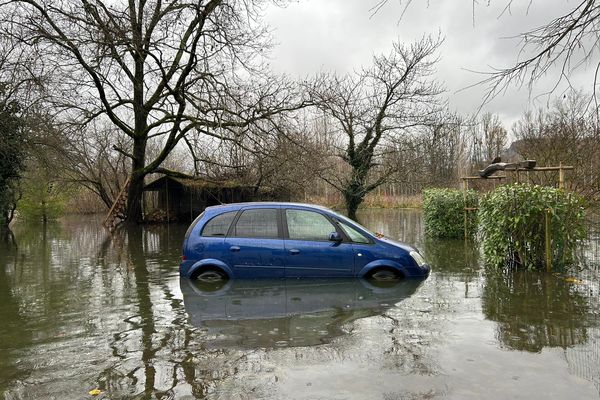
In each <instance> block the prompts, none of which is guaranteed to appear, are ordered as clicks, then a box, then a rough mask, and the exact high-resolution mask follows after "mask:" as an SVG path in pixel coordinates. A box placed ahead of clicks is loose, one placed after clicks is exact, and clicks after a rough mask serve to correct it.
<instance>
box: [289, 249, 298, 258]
mask: <svg viewBox="0 0 600 400" xmlns="http://www.w3.org/2000/svg"><path fill="white" fill-rule="evenodd" d="M290 254H291V255H293V256H295V255H296V254H300V250H298V249H291V250H290Z"/></svg>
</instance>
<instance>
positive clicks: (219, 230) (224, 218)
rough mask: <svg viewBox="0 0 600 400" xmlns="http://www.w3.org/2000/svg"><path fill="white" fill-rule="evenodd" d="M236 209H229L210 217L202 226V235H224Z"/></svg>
mask: <svg viewBox="0 0 600 400" xmlns="http://www.w3.org/2000/svg"><path fill="white" fill-rule="evenodd" d="M236 214H237V211H229V212H226V213H223V214H219V215H217V216H216V217H214V218H212V219H211V220H210V221H208V222H207V223H206V225H204V228H202V236H225V235H227V231H228V230H229V227H230V226H231V223H232V222H233V219H234V218H235V215H236Z"/></svg>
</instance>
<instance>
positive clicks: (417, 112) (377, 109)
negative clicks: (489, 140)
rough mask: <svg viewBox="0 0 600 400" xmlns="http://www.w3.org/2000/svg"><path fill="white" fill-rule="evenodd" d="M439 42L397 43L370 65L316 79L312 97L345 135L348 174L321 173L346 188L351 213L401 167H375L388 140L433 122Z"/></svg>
mask: <svg viewBox="0 0 600 400" xmlns="http://www.w3.org/2000/svg"><path fill="white" fill-rule="evenodd" d="M440 44H441V41H440V40H439V39H432V38H431V37H425V38H423V39H421V40H420V41H418V42H416V43H413V44H411V45H408V46H406V45H402V44H400V43H396V44H394V46H393V51H392V52H391V53H390V54H389V55H384V56H375V57H374V58H373V65H372V66H371V67H369V68H364V69H362V70H360V71H358V72H357V73H355V74H352V75H347V76H337V75H324V76H321V77H319V78H318V79H316V81H315V82H313V84H312V85H311V87H310V93H311V96H312V99H313V100H314V101H315V103H316V104H317V105H318V107H319V108H320V109H321V110H322V111H323V112H325V113H327V114H328V115H330V116H331V117H332V118H333V119H334V120H335V121H336V123H337V125H338V129H339V130H340V131H341V132H342V136H343V138H344V141H345V143H344V144H343V145H341V146H340V148H339V156H340V158H341V159H342V160H343V162H345V163H347V164H348V166H349V169H350V172H349V174H344V175H343V176H338V177H335V176H330V175H328V174H327V171H326V172H325V174H323V175H322V177H323V179H325V180H326V181H327V182H328V183H330V184H331V185H332V186H333V187H335V188H336V189H337V190H339V191H340V192H341V193H342V194H343V196H344V199H345V203H346V208H347V211H348V215H349V216H350V217H351V218H354V219H355V218H356V211H357V209H358V207H359V205H360V204H361V203H362V201H363V199H364V197H365V196H366V194H367V193H369V192H370V191H372V190H374V189H375V188H377V187H378V186H379V185H381V184H383V183H384V182H386V180H387V179H388V178H389V177H390V176H391V175H392V174H393V173H394V172H395V171H396V168H395V166H393V165H390V166H388V167H389V168H387V169H385V170H381V168H375V167H378V166H380V159H381V156H382V154H381V150H382V148H384V147H385V146H384V145H385V143H386V141H387V140H389V139H390V138H394V137H397V136H398V135H406V134H407V132H408V131H409V130H410V129H411V128H414V127H417V126H421V125H423V124H426V123H428V122H429V119H430V117H431V116H433V115H434V113H435V111H436V110H437V109H438V106H439V103H440V101H439V99H438V94H440V93H441V91H442V89H441V88H440V86H439V85H438V84H437V83H436V82H435V81H434V80H433V79H432V74H433V72H434V65H435V62H436V59H435V53H436V51H437V49H438V47H439V46H440ZM375 170H377V176H376V177H374V176H373V175H374V174H373V173H372V172H373V171H375Z"/></svg>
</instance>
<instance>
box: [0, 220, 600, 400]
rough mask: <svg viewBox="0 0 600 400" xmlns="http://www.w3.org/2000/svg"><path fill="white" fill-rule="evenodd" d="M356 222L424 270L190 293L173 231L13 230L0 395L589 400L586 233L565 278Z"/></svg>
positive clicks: (599, 359) (596, 303) (459, 245)
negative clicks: (486, 264)
mask: <svg viewBox="0 0 600 400" xmlns="http://www.w3.org/2000/svg"><path fill="white" fill-rule="evenodd" d="M360 217H361V219H362V221H363V223H364V224H365V225H366V226H368V227H369V228H371V229H372V230H375V231H379V232H383V233H385V234H386V235H388V236H390V237H393V238H396V239H400V240H403V241H406V242H409V243H412V244H415V245H417V246H418V247H419V248H421V249H422V250H423V252H424V253H425V255H426V257H427V258H428V259H429V261H430V263H431V264H432V265H433V272H432V275H431V276H430V277H429V279H427V280H426V281H423V282H420V281H404V282H401V283H400V284H398V285H396V286H392V287H375V286H372V285H370V284H369V283H367V282H364V281H361V280H332V281H324V280H320V281H310V280H305V281H303V280H290V281H285V280H277V281H230V282H228V283H226V284H221V285H212V286H206V285H205V286H203V285H198V284H194V283H192V282H189V281H187V280H183V281H180V279H179V276H178V270H177V266H178V261H179V256H180V246H181V241H182V237H183V235H184V232H185V229H186V227H184V226H175V225H171V226H149V227H146V228H144V229H137V230H132V231H129V232H125V233H123V234H122V235H115V236H113V237H112V238H111V237H109V236H108V235H107V234H106V233H105V232H104V231H103V229H102V228H100V227H99V226H100V224H99V220H98V219H90V218H87V217H86V218H83V217H76V218H72V217H71V218H67V219H65V220H63V221H61V222H58V223H54V224H48V225H46V226H43V225H32V224H26V223H20V224H17V225H16V226H15V227H14V229H13V230H14V241H11V243H10V244H6V243H4V244H1V245H0V398H4V399H86V398H87V399H90V398H92V395H90V394H89V392H90V390H93V389H99V391H100V394H99V395H98V396H97V397H96V398H105V399H109V398H110V399H125V398H139V399H145V398H158V399H170V398H174V399H185V398H189V399H193V398H200V399H202V398H207V399H382V400H394V399H398V400H400V399H481V398H486V399H507V398H511V399H527V400H531V399H598V398H600V300H599V279H598V278H599V276H600V273H598V267H597V264H598V263H597V261H598V259H600V257H598V255H599V254H600V251H598V250H597V249H598V248H599V247H600V246H598V245H597V244H598V239H597V238H593V239H594V240H591V241H590V242H589V243H588V244H587V245H586V247H585V248H584V249H582V254H583V256H584V260H583V261H582V262H585V263H587V264H590V267H589V268H590V269H588V270H587V271H583V272H571V273H569V274H568V276H569V277H570V278H569V279H565V277H566V276H567V275H566V274H564V273H563V274H555V275H554V274H544V273H532V272H518V273H497V272H493V271H486V269H484V268H482V267H481V266H480V260H479V252H478V251H477V249H476V248H475V246H474V245H473V244H471V243H465V242H463V241H432V240H425V239H424V238H423V227H422V217H421V214H420V212H418V211H404V210H369V211H366V212H363V213H362V214H361V216H360ZM571 276H574V278H576V279H573V278H572V277H571Z"/></svg>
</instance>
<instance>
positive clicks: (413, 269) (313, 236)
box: [180, 202, 430, 281]
mask: <svg viewBox="0 0 600 400" xmlns="http://www.w3.org/2000/svg"><path fill="white" fill-rule="evenodd" d="M429 271H430V267H429V265H428V264H427V263H426V262H425V260H424V259H423V257H422V256H421V254H419V252H418V250H417V249H415V248H414V247H411V246H409V245H407V244H404V243H400V242H396V241H393V240H390V239H387V238H384V237H381V235H375V234H373V233H371V232H369V231H368V230H367V229H366V228H364V227H362V226H361V225H359V224H357V223H356V222H354V221H351V220H350V219H348V218H346V217H344V216H342V215H340V214H337V213H335V212H334V211H331V210H329V209H327V208H324V207H319V206H315V205H308V204H296V203H275V202H273V203H239V204H226V205H220V206H214V207H208V208H206V210H205V211H204V212H203V213H202V214H200V215H199V216H198V218H196V220H195V221H194V222H193V223H192V224H191V225H190V227H189V229H188V231H187V233H186V235H185V239H184V243H183V255H182V262H181V265H180V274H181V276H183V277H187V278H190V279H198V280H203V281H211V280H220V279H228V278H322V277H359V278H367V279H375V280H384V281H385V280H395V279H401V278H413V277H416V278H424V277H427V276H428V275H429Z"/></svg>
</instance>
